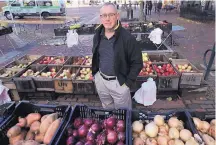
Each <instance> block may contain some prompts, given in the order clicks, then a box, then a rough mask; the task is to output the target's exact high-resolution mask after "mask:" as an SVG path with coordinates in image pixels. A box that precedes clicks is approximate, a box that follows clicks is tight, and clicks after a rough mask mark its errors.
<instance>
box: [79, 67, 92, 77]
mask: <svg viewBox="0 0 216 145" xmlns="http://www.w3.org/2000/svg"><path fill="white" fill-rule="evenodd" d="M76 79H77V80H93V76H92V71H91V69H90V68H82V69H81V70H80V73H79V75H78V76H77V77H76Z"/></svg>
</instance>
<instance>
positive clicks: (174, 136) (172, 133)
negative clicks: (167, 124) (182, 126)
mask: <svg viewBox="0 0 216 145" xmlns="http://www.w3.org/2000/svg"><path fill="white" fill-rule="evenodd" d="M169 137H170V138H171V139H178V138H179V131H178V130H177V129H176V128H170V130H169Z"/></svg>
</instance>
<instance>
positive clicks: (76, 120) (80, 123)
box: [73, 118, 83, 128]
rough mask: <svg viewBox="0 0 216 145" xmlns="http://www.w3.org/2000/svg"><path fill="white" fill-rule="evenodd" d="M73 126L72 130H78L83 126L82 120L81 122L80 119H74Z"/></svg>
mask: <svg viewBox="0 0 216 145" xmlns="http://www.w3.org/2000/svg"><path fill="white" fill-rule="evenodd" d="M73 125H74V128H79V127H80V126H81V125H83V120H82V118H76V119H75V120H74V123H73Z"/></svg>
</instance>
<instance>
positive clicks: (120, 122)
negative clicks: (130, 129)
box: [116, 120, 125, 132]
mask: <svg viewBox="0 0 216 145" xmlns="http://www.w3.org/2000/svg"><path fill="white" fill-rule="evenodd" d="M116 127H117V131H118V132H124V131H125V123H124V121H123V120H118V122H117V124H116Z"/></svg>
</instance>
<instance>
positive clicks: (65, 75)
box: [56, 69, 76, 79]
mask: <svg viewBox="0 0 216 145" xmlns="http://www.w3.org/2000/svg"><path fill="white" fill-rule="evenodd" d="M75 76H76V73H71V71H70V69H64V70H63V72H62V73H61V74H60V75H58V76H57V77H56V78H61V79H70V78H74V77H75Z"/></svg>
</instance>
